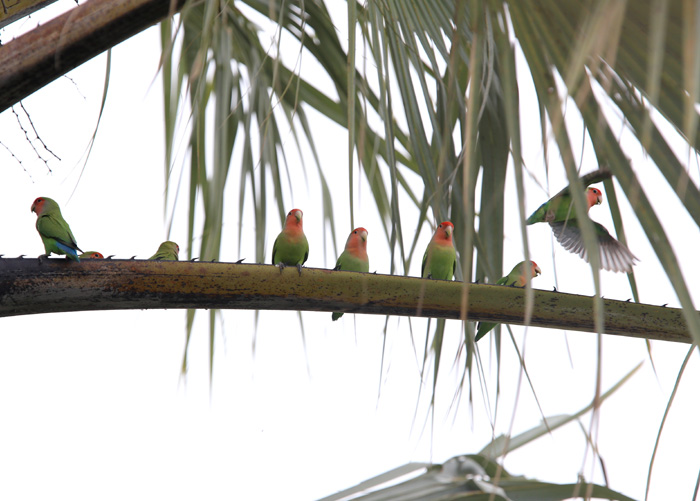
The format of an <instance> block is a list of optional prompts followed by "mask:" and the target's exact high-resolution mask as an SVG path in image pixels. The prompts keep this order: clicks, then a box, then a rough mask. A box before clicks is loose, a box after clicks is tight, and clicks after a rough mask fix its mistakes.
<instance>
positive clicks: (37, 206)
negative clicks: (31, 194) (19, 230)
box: [32, 197, 45, 216]
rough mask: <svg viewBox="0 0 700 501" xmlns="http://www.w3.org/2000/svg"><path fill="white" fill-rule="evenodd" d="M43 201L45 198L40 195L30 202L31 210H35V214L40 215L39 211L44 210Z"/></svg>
mask: <svg viewBox="0 0 700 501" xmlns="http://www.w3.org/2000/svg"><path fill="white" fill-rule="evenodd" d="M44 202H45V200H44V199H43V198H42V197H39V198H37V199H36V200H34V203H33V204H32V212H36V215H37V216H40V215H41V213H42V212H44Z"/></svg>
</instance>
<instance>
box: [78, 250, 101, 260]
mask: <svg viewBox="0 0 700 501" xmlns="http://www.w3.org/2000/svg"><path fill="white" fill-rule="evenodd" d="M104 258H105V257H104V256H103V255H102V254H101V253H99V252H96V251H88V252H83V253H82V254H81V255H80V259H104Z"/></svg>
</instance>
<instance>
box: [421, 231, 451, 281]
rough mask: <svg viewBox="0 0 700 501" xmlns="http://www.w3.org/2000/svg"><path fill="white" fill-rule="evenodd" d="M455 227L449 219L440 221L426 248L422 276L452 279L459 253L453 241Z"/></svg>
mask: <svg viewBox="0 0 700 501" xmlns="http://www.w3.org/2000/svg"><path fill="white" fill-rule="evenodd" d="M454 229H455V227H454V225H453V224H452V223H450V222H449V221H445V222H443V223H440V224H439V225H438V227H437V229H436V230H435V234H434V235H433V238H432V240H430V243H429V244H428V247H427V248H426V249H425V254H424V255H423V265H422V266H421V276H422V277H423V278H432V279H435V280H452V276H453V275H454V274H455V266H457V253H456V252H455V246H454V244H453V243H452V232H453V231H454Z"/></svg>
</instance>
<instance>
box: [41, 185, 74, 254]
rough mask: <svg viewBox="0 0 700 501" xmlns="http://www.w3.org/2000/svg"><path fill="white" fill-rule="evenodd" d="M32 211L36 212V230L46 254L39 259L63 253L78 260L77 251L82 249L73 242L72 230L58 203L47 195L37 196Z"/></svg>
mask: <svg viewBox="0 0 700 501" xmlns="http://www.w3.org/2000/svg"><path fill="white" fill-rule="evenodd" d="M32 212H36V231H38V232H39V236H40V237H41V241H42V242H44V250H46V254H44V255H41V256H39V259H42V258H44V257H48V256H49V254H51V253H52V252H53V253H54V254H65V255H66V257H68V258H70V259H72V260H73V261H78V262H80V258H79V257H78V252H77V251H81V252H82V250H81V249H80V248H79V247H78V244H77V243H76V242H75V237H74V236H73V232H71V231H70V226H68V223H66V220H65V219H63V216H62V215H61V209H60V208H59V207H58V204H57V203H56V202H54V201H53V200H51V199H50V198H47V197H39V198H37V199H36V200H34V203H33V204H32Z"/></svg>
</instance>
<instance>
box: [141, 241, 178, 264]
mask: <svg viewBox="0 0 700 501" xmlns="http://www.w3.org/2000/svg"><path fill="white" fill-rule="evenodd" d="M179 254H180V246H179V245H177V244H176V243H175V242H171V241H170V240H166V241H165V242H163V243H162V244H160V247H158V252H156V253H155V254H153V255H152V256H151V257H149V258H148V259H150V260H155V261H177V260H178V256H179Z"/></svg>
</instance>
